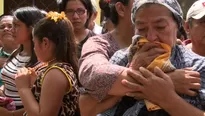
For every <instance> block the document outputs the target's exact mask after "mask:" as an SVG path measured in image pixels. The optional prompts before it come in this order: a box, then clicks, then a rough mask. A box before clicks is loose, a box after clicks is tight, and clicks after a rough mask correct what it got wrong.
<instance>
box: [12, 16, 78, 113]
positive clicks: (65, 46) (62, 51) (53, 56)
mask: <svg viewBox="0 0 205 116" xmlns="http://www.w3.org/2000/svg"><path fill="white" fill-rule="evenodd" d="M33 41H34V43H35V44H34V50H35V53H36V55H37V58H38V60H39V61H41V62H43V63H45V64H46V65H47V69H46V70H44V71H42V73H41V74H40V75H39V76H38V78H37V80H36V82H35V86H34V88H33V90H34V91H33V93H32V91H31V89H30V86H31V84H30V80H31V79H32V76H31V75H30V74H31V72H32V71H33V70H32V69H28V68H22V69H20V70H18V73H17V76H16V85H17V88H18V92H19V94H20V97H21V99H22V101H23V104H24V108H25V110H26V114H27V115H29V116H74V115H78V114H77V113H79V112H78V97H79V92H78V81H77V75H78V66H77V54H76V42H75V36H74V33H73V27H72V24H71V22H70V21H69V20H67V18H66V17H65V14H63V13H61V14H58V13H57V12H49V13H48V14H47V17H46V18H44V19H42V20H41V21H39V22H38V23H37V24H36V26H35V27H34V30H33Z"/></svg>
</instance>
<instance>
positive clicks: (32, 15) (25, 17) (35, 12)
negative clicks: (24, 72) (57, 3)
mask: <svg viewBox="0 0 205 116" xmlns="http://www.w3.org/2000/svg"><path fill="white" fill-rule="evenodd" d="M13 16H14V18H16V19H18V20H20V21H21V22H23V23H24V24H25V25H26V26H27V27H28V28H29V27H33V26H34V25H35V24H36V23H37V22H38V21H39V20H40V19H42V18H43V17H45V14H44V13H42V12H41V10H39V9H38V8H36V7H21V8H18V9H17V10H15V11H13ZM30 37H31V49H32V55H31V59H30V61H29V62H28V64H27V65H26V67H30V66H33V65H34V64H35V63H36V62H37V57H36V54H35V52H34V49H33V48H34V43H33V41H32V34H31V35H30ZM23 49H24V48H23V45H20V46H19V48H17V49H16V50H15V51H14V52H13V53H12V54H11V56H10V57H9V58H8V61H10V60H11V59H12V58H13V57H14V56H15V55H16V54H18V53H20V52H21V51H23ZM8 61H7V62H8Z"/></svg>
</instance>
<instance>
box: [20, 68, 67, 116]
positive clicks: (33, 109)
mask: <svg viewBox="0 0 205 116" xmlns="http://www.w3.org/2000/svg"><path fill="white" fill-rule="evenodd" d="M56 77H58V78H56ZM20 78H23V77H19V79H20ZM17 80H18V78H17ZM28 83H30V81H28ZM59 83H60V84H59ZM51 85H52V88H51ZM19 86H20V84H19V83H18V86H17V87H19ZM68 89H69V83H68V80H67V78H66V76H65V74H63V73H62V72H61V71H60V70H59V69H51V70H50V71H49V72H48V73H47V74H46V76H45V78H44V81H43V85H42V89H41V98H40V102H39V103H38V102H37V101H36V99H35V98H34V96H33V94H32V92H31V90H30V89H29V88H20V89H19V88H18V91H19V94H20V97H21V99H22V102H23V104H24V108H25V110H26V111H27V113H28V115H29V116H51V115H52V116H57V115H58V113H59V109H60V106H61V104H62V100H63V96H64V95H65V93H66V92H67V91H68ZM53 101H55V102H53Z"/></svg>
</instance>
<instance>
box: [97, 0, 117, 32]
mask: <svg viewBox="0 0 205 116" xmlns="http://www.w3.org/2000/svg"><path fill="white" fill-rule="evenodd" d="M109 4H110V1H109V0H100V1H99V6H100V9H101V11H102V14H103V16H104V18H103V21H102V23H101V25H102V27H103V28H102V34H104V33H107V32H110V31H112V30H113V29H114V28H115V26H114V24H113V23H112V21H111V20H110V6H109Z"/></svg>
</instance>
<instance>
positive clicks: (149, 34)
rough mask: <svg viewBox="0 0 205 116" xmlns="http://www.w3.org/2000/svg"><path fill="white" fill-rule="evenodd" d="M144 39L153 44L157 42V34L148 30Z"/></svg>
mask: <svg viewBox="0 0 205 116" xmlns="http://www.w3.org/2000/svg"><path fill="white" fill-rule="evenodd" d="M146 38H147V39H148V40H149V41H151V42H154V41H156V40H157V34H156V32H155V31H154V30H152V29H149V30H148V31H147V36H146Z"/></svg>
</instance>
